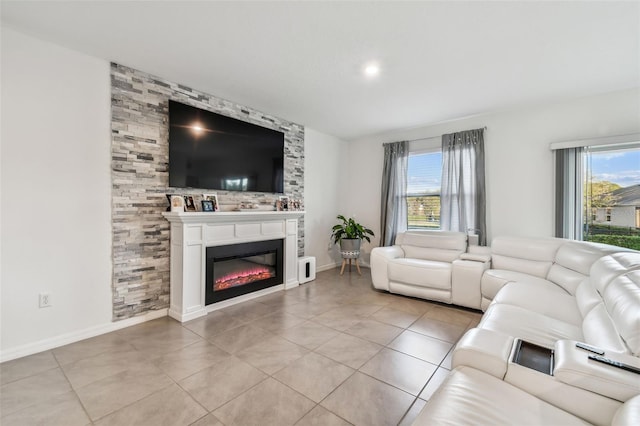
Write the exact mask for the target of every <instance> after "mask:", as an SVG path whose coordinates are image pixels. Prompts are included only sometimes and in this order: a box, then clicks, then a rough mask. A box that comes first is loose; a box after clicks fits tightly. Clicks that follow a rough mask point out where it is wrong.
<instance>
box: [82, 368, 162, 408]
mask: <svg viewBox="0 0 640 426" xmlns="http://www.w3.org/2000/svg"><path fill="white" fill-rule="evenodd" d="M172 383H173V381H172V380H171V379H170V378H169V377H167V376H166V375H165V374H164V373H162V371H160V370H159V369H158V368H157V367H154V366H151V365H147V366H142V367H138V368H136V369H135V370H126V371H123V372H121V373H118V374H116V375H113V376H110V377H107V378H104V379H102V380H98V381H96V382H93V383H91V384H89V385H87V386H84V387H81V388H79V389H76V393H77V394H78V396H79V397H80V401H82V405H84V407H85V409H86V410H87V412H88V413H89V417H91V419H92V420H97V419H99V418H100V417H103V416H105V415H107V414H110V413H112V412H114V411H116V410H119V409H121V408H123V407H125V406H127V405H129V404H132V403H134V402H136V401H138V400H140V399H142V398H144V397H146V396H148V395H150V394H152V393H154V392H156V391H159V390H160V389H163V388H165V387H167V386H169V385H170V384H172Z"/></svg>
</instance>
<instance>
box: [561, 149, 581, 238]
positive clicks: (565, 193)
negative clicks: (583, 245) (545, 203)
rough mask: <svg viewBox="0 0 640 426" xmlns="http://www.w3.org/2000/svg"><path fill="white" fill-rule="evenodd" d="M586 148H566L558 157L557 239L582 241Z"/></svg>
mask: <svg viewBox="0 0 640 426" xmlns="http://www.w3.org/2000/svg"><path fill="white" fill-rule="evenodd" d="M583 154H584V148H582V147H578V148H566V149H558V150H556V151H555V155H556V217H555V222H556V237H560V238H570V239H572V240H582V234H583V232H582V231H583V230H582V222H583V212H582V196H583V192H582V181H583V179H584V177H583V173H582V159H583Z"/></svg>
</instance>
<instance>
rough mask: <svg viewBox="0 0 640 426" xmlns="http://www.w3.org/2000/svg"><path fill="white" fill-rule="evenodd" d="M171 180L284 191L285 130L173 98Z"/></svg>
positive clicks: (207, 186) (200, 185) (177, 184)
mask: <svg viewBox="0 0 640 426" xmlns="http://www.w3.org/2000/svg"><path fill="white" fill-rule="evenodd" d="M169 186H171V187H174V188H199V189H218V190H225V191H254V192H272V193H282V192H283V189H284V133H282V132H279V131H277V130H272V129H268V128H266V127H262V126H258V125H256V124H251V123H247V122H245V121H241V120H236V119H235V118H231V117H226V116H224V115H220V114H216V113H214V112H210V111H205V110H203V109H200V108H195V107H192V106H189V105H185V104H181V103H179V102H175V101H169Z"/></svg>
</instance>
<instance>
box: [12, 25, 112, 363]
mask: <svg viewBox="0 0 640 426" xmlns="http://www.w3.org/2000/svg"><path fill="white" fill-rule="evenodd" d="M109 79H110V77H109V63H108V62H106V61H103V60H99V59H96V58H92V57H89V56H86V55H83V54H81V53H78V52H75V51H72V50H68V49H65V48H62V47H59V46H57V45H53V44H49V43H47V42H43V41H41V40H38V39H34V38H31V37H28V36H25V35H23V34H21V33H18V32H15V31H12V30H9V29H7V28H3V29H2V115H1V120H2V132H1V136H2V145H1V147H2V157H1V167H2V171H1V188H2V192H1V201H2V203H1V212H2V213H1V214H2V216H1V224H0V226H1V244H2V254H1V267H2V271H1V279H2V282H1V308H2V312H1V316H0V319H1V321H0V322H1V323H2V325H1V340H2V341H1V346H0V348H1V351H2V352H0V355H1V357H2V358H3V359H8V358H12V357H14V355H19V354H21V353H22V352H25V351H26V352H30V351H32V350H30V348H31V349H33V345H36V346H37V347H38V345H40V346H39V347H46V346H47V341H48V340H55V341H58V342H59V341H61V340H60V338H61V336H67V335H73V334H77V333H81V332H83V331H87V330H89V329H91V328H95V327H98V326H101V325H104V324H106V323H110V322H111V223H110V218H111V205H110V191H111V177H110V103H111V100H110V97H111V95H110V80H109ZM40 292H48V293H50V294H51V300H52V302H53V306H52V307H49V308H43V309H40V308H39V307H38V294H39V293H40ZM94 334H95V333H94ZM62 340H64V339H62ZM37 347H36V349H37Z"/></svg>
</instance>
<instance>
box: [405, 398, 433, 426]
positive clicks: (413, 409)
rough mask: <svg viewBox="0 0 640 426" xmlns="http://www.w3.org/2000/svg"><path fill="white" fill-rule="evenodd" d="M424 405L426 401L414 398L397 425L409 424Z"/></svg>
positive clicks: (407, 425)
mask: <svg viewBox="0 0 640 426" xmlns="http://www.w3.org/2000/svg"><path fill="white" fill-rule="evenodd" d="M425 405H427V401H423V400H422V399H420V398H418V399H416V400H415V401H414V402H413V405H412V406H411V408H409V411H407V414H405V415H404V417H403V418H402V421H401V422H400V423H399V424H398V426H411V425H412V424H413V422H414V421H415V419H416V418H417V417H418V414H420V411H422V409H423V408H424V406H425Z"/></svg>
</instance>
